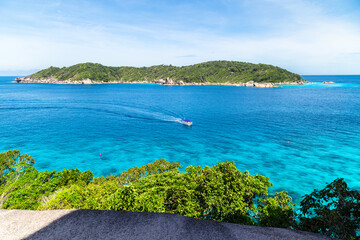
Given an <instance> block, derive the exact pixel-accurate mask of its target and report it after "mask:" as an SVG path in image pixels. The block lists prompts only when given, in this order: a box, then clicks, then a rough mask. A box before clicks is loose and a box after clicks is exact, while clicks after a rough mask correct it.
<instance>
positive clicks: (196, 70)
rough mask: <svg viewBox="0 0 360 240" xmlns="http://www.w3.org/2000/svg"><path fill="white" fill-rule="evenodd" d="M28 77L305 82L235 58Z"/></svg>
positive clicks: (84, 68)
mask: <svg viewBox="0 0 360 240" xmlns="http://www.w3.org/2000/svg"><path fill="white" fill-rule="evenodd" d="M28 77H33V78H37V79H39V78H51V77H53V78H55V79H58V80H67V79H72V80H73V81H76V80H82V79H91V80H93V81H104V82H111V81H124V82H131V81H143V80H144V79H146V80H147V81H154V80H159V79H166V78H170V79H173V80H174V81H183V82H185V83H191V82H194V83H204V82H209V83H225V82H229V83H244V82H248V81H255V82H259V83H261V82H270V83H276V82H296V81H303V79H302V77H301V76H300V75H298V74H294V73H291V72H289V71H287V70H285V69H282V68H279V67H275V66H272V65H266V64H252V63H245V62H236V61H211V62H204V63H199V64H195V65H190V66H183V67H177V66H171V65H158V66H152V67H140V68H136V67H107V66H103V65H101V64H97V63H81V64H77V65H73V66H70V67H63V68H57V67H50V68H47V69H44V70H41V71H39V72H37V73H34V74H32V75H30V76H28Z"/></svg>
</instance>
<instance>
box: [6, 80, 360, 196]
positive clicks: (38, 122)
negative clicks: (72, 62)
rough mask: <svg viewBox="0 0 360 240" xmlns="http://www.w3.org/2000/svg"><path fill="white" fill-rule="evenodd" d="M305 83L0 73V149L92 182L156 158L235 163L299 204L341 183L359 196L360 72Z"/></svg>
mask: <svg viewBox="0 0 360 240" xmlns="http://www.w3.org/2000/svg"><path fill="white" fill-rule="evenodd" d="M304 78H305V79H307V80H308V81H311V82H314V83H312V84H306V85H304V86H279V87H277V88H272V89H260V88H246V87H232V86H159V85H153V84H103V85H55V84H16V83H12V82H11V81H12V80H13V79H14V77H0V151H6V150H9V149H19V150H21V152H22V153H27V154H30V155H31V156H33V157H34V159H35V161H36V164H35V165H36V167H37V168H38V169H39V170H53V169H56V170H62V169H64V168H78V169H80V170H91V171H93V172H94V174H95V175H96V176H101V175H109V174H119V173H121V172H122V171H124V170H126V169H128V168H130V167H133V166H141V165H144V164H146V163H149V162H152V161H154V160H155V159H158V158H165V159H167V160H170V161H179V162H181V163H182V165H183V166H184V167H186V166H188V165H201V166H205V165H214V164H216V162H219V161H225V160H232V161H235V162H236V166H237V167H238V169H239V170H240V171H244V170H249V171H250V173H251V174H262V175H265V176H268V177H270V181H271V182H272V183H273V184H274V186H273V187H272V189H271V192H275V191H281V190H287V191H289V193H290V195H291V196H292V197H293V198H294V199H295V201H296V202H298V201H299V200H300V199H301V197H302V196H303V195H304V194H307V193H310V192H311V191H312V190H313V189H314V188H323V187H324V186H325V184H326V183H329V182H331V181H332V180H334V179H335V178H337V177H343V178H345V180H346V181H347V182H348V184H349V185H350V187H351V188H353V189H357V190H360V76H304ZM322 81H334V82H336V83H335V84H322V83H321V82H322ZM182 118H188V119H190V120H192V121H193V122H194V124H193V126H192V127H187V126H184V125H182V124H180V123H179V121H180V119H182Z"/></svg>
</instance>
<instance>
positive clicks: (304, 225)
mask: <svg viewBox="0 0 360 240" xmlns="http://www.w3.org/2000/svg"><path fill="white" fill-rule="evenodd" d="M300 206H301V209H300V210H301V216H300V223H299V226H298V227H299V228H300V229H302V230H305V231H310V232H316V233H318V232H320V233H322V234H325V235H327V236H330V237H335V238H340V239H359V238H360V236H357V235H356V230H358V229H359V228H360V193H359V192H358V191H355V190H350V189H349V187H348V186H347V184H346V182H345V181H344V179H343V178H338V179H336V180H334V181H333V182H332V183H330V184H328V185H327V186H326V187H325V188H324V189H322V190H316V189H315V190H314V191H313V192H312V193H311V194H309V195H306V196H305V198H304V199H303V200H302V201H301V203H300Z"/></svg>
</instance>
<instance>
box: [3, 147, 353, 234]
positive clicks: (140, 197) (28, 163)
mask: <svg viewBox="0 0 360 240" xmlns="http://www.w3.org/2000/svg"><path fill="white" fill-rule="evenodd" d="M34 162H35V161H34V159H32V157H31V156H29V155H26V154H24V155H21V154H20V152H19V151H18V150H12V151H7V152H4V153H0V208H6V209H33V210H36V209H37V210H42V209H70V208H77V209H98V210H121V211H139V212H168V213H175V214H180V215H184V216H189V217H194V218H199V219H208V220H217V221H225V222H231V223H242V224H250V225H262V226H271V227H283V228H297V229H301V230H305V231H312V232H320V233H323V234H326V235H328V236H332V237H339V238H343V239H355V238H356V229H358V228H359V227H360V194H359V192H357V191H353V190H350V189H349V188H348V187H347V185H346V183H345V182H344V181H343V179H337V180H335V181H334V182H333V183H331V184H329V185H328V186H327V187H326V188H325V189H324V190H321V191H317V190H315V191H314V192H313V193H311V194H310V195H307V196H305V198H304V200H303V201H302V202H301V208H300V214H299V215H297V214H296V213H295V211H294V206H295V205H294V204H293V203H292V200H291V197H289V196H288V195H287V192H285V191H283V192H279V193H275V195H274V196H269V195H268V188H269V187H271V186H272V184H271V183H270V181H269V178H267V177H265V176H261V175H255V176H253V175H250V174H249V172H247V171H244V172H240V171H238V170H237V169H236V167H235V164H234V162H229V161H226V162H222V163H217V165H215V166H212V167H204V168H201V167H200V166H189V167H187V168H186V170H185V172H180V171H179V168H180V167H181V165H180V164H179V163H177V162H168V161H166V160H165V159H159V160H156V161H154V162H152V163H149V164H147V165H145V166H142V167H134V168H131V169H129V170H127V171H124V172H123V173H122V174H120V175H111V176H107V177H95V178H94V177H93V174H92V173H91V172H90V171H86V172H81V171H79V170H78V169H71V170H63V171H44V172H39V171H37V170H36V168H35V167H34Z"/></svg>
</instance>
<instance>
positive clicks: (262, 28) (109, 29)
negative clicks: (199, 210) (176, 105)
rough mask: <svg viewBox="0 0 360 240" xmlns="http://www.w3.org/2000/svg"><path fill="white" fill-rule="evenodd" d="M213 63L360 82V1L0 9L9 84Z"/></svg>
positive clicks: (116, 1)
mask: <svg viewBox="0 0 360 240" xmlns="http://www.w3.org/2000/svg"><path fill="white" fill-rule="evenodd" d="M210 60H234V61H246V62H253V63H266V64H273V65H277V66H280V67H283V68H286V69H288V70H290V71H294V72H296V73H299V74H360V0H326V1H324V0H321V1H320V0H312V1H308V0H208V1H204V0H203V1H200V0H192V1H188V0H182V1H180V0H168V1H165V0H164V1H162V0H151V1H150V0H132V1H127V0H126V1H125V0H102V1H101V0H98V1H95V0H77V1H75V0H71V1H70V0H52V1H48V0H46V1H45V0H0V75H25V74H28V73H32V72H34V71H36V70H38V69H42V68H47V67H49V66H59V67H62V66H70V65H73V64H76V63H80V62H98V63H101V64H104V65H110V66H124V65H127V66H151V65H156V64H172V65H180V66H181V65H189V64H194V63H199V62H203V61H210Z"/></svg>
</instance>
